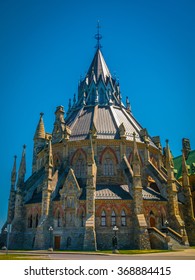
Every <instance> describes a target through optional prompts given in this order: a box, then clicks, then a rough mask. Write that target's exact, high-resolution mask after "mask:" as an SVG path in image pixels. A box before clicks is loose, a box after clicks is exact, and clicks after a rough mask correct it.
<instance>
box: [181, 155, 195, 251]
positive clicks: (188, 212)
mask: <svg viewBox="0 0 195 280" xmlns="http://www.w3.org/2000/svg"><path fill="white" fill-rule="evenodd" d="M185 158H186V154H185V150H182V180H183V182H182V185H183V192H184V197H185V204H184V222H185V228H186V231H187V235H188V240H189V244H190V245H191V246H192V245H195V219H194V211H193V203H192V193H191V189H190V182H189V175H188V168H187V165H186V159H185Z"/></svg>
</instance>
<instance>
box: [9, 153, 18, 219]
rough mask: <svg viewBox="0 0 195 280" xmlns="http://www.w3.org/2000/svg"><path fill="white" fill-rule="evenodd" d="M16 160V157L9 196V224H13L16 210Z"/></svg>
mask: <svg viewBox="0 0 195 280" xmlns="http://www.w3.org/2000/svg"><path fill="white" fill-rule="evenodd" d="M16 158H17V156H14V165H13V169H12V172H11V188H10V194H9V202H8V215H7V223H8V224H11V222H12V220H13V218H14V208H15V198H16V191H15V185H16V177H17V172H16Z"/></svg>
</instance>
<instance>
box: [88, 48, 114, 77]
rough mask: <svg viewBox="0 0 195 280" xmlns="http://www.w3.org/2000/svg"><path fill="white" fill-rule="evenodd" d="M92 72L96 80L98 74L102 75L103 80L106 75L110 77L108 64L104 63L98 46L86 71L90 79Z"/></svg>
mask: <svg viewBox="0 0 195 280" xmlns="http://www.w3.org/2000/svg"><path fill="white" fill-rule="evenodd" d="M94 74H95V77H96V81H97V80H98V79H99V77H100V75H102V77H103V79H104V81H106V79H107V78H108V77H111V74H110V71H109V69H108V66H107V65H106V62H105V60H104V57H103V55H102V52H101V50H100V49H99V48H98V49H97V51H96V53H95V55H94V58H93V60H92V62H91V65H90V67H89V70H88V72H87V76H88V77H89V79H90V80H91V79H92V78H93V75H94Z"/></svg>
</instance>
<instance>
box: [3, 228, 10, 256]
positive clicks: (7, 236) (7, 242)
mask: <svg viewBox="0 0 195 280" xmlns="http://www.w3.org/2000/svg"><path fill="white" fill-rule="evenodd" d="M4 232H6V254H8V249H9V234H10V232H11V224H7V227H6V228H5V229H4Z"/></svg>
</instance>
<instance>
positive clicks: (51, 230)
mask: <svg viewBox="0 0 195 280" xmlns="http://www.w3.org/2000/svg"><path fill="white" fill-rule="evenodd" d="M49 233H50V248H49V251H53V246H52V245H53V244H52V243H53V242H52V233H53V228H52V226H50V227H49Z"/></svg>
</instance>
